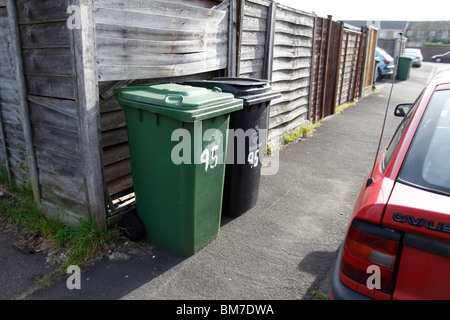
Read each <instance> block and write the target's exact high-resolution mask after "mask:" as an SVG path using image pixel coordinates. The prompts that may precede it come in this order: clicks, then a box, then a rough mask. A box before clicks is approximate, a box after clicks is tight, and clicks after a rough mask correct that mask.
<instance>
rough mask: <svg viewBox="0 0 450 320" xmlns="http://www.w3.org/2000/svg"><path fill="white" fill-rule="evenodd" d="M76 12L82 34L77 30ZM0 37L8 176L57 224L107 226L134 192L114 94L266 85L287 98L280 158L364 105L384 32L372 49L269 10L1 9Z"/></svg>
mask: <svg viewBox="0 0 450 320" xmlns="http://www.w3.org/2000/svg"><path fill="white" fill-rule="evenodd" d="M123 3H126V5H124V4H123ZM70 6H76V7H79V8H80V9H81V11H80V12H81V14H82V19H81V26H80V27H79V28H68V25H67V20H68V17H69V15H70V13H68V12H67V9H68V8H69V7H70ZM374 35H375V38H374ZM0 36H1V37H2V39H4V41H2V42H1V43H0V108H1V112H0V143H1V145H0V165H1V167H2V168H3V169H4V171H5V172H6V173H7V175H8V177H9V178H10V179H11V180H12V181H15V182H18V183H19V184H31V186H32V189H33V193H34V197H35V200H36V201H37V202H39V203H40V204H41V205H43V207H44V208H45V209H46V212H49V214H58V215H60V217H61V218H62V219H63V220H64V221H66V222H74V221H76V219H77V218H82V217H91V218H93V219H94V220H95V221H97V223H98V225H99V226H101V227H104V226H105V225H106V223H107V222H108V221H111V220H109V219H108V217H109V216H110V215H111V213H114V212H115V211H116V209H117V207H116V204H115V203H116V202H115V201H116V200H117V199H118V198H120V197H121V196H124V195H129V194H130V193H132V191H133V180H132V175H131V163H130V156H129V150H128V137H127V129H126V123H125V118H124V115H123V112H122V111H121V109H120V107H119V105H118V103H117V101H116V99H115V98H114V97H113V95H112V91H113V89H114V88H117V87H123V86H130V85H136V84H141V83H144V82H160V81H172V82H182V81H184V80H192V79H205V78H212V77H215V76H240V77H253V78H262V79H268V80H270V81H271V83H272V86H273V89H274V90H277V91H280V92H281V98H279V99H276V100H274V101H272V103H271V106H270V117H269V118H268V125H269V129H270V130H269V137H268V138H269V142H270V143H271V144H272V148H274V149H277V148H279V147H280V144H281V143H282V140H283V137H284V135H285V134H286V133H287V132H289V131H290V130H292V129H294V128H297V127H299V126H300V125H302V124H303V123H305V122H306V121H312V122H315V121H318V120H320V119H322V118H324V117H325V116H328V115H330V114H333V113H334V110H335V107H336V106H337V105H338V104H341V103H344V102H346V101H352V100H353V99H357V98H358V97H360V96H361V92H362V90H363V87H366V86H368V85H370V83H371V78H370V79H369V77H370V76H371V75H372V76H373V72H370V68H372V71H373V64H372V66H368V63H371V61H370V59H372V60H373V54H372V53H371V52H368V51H370V50H372V49H370V48H373V49H374V45H376V32H375V33H373V32H372V33H370V39H371V40H368V38H367V37H368V36H367V32H366V30H349V29H348V28H345V27H344V26H343V25H342V24H340V23H337V22H334V21H332V19H331V17H328V18H319V17H316V16H315V15H314V14H310V13H306V12H303V11H300V10H296V9H293V8H289V7H286V6H284V5H280V4H278V3H276V2H273V1H269V0H225V1H222V2H219V1H212V0H168V1H162V0H136V1H126V2H123V1H120V0H89V1H82V0H40V1H35V0H0ZM374 39H375V42H374ZM368 43H369V44H370V46H368V45H367V44H368ZM366 78H367V79H368V80H367V81H366Z"/></svg>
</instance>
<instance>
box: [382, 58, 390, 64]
mask: <svg viewBox="0 0 450 320" xmlns="http://www.w3.org/2000/svg"><path fill="white" fill-rule="evenodd" d="M383 62H384V63H386V64H389V63H391V62H390V61H389V60H386V59H384V60H383Z"/></svg>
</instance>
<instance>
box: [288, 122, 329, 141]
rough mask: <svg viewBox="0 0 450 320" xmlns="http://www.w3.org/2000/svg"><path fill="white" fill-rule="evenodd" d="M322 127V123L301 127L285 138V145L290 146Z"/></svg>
mask: <svg viewBox="0 0 450 320" xmlns="http://www.w3.org/2000/svg"><path fill="white" fill-rule="evenodd" d="M319 126H320V122H317V123H309V124H304V125H302V126H300V128H299V129H298V130H292V131H291V132H290V133H289V134H287V135H286V136H285V137H284V143H285V144H288V143H290V142H292V141H294V140H297V139H298V138H300V137H304V136H306V135H307V134H308V133H311V132H314V131H315V129H316V128H317V127H319Z"/></svg>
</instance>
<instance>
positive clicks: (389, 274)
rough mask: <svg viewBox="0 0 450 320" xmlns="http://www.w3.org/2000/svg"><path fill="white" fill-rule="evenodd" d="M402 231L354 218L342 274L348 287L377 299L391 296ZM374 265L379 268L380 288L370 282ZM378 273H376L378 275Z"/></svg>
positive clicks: (342, 279)
mask: <svg viewBox="0 0 450 320" xmlns="http://www.w3.org/2000/svg"><path fill="white" fill-rule="evenodd" d="M400 238H401V233H400V232H397V231H394V230H391V229H386V228H382V227H380V226H377V225H373V224H369V223H366V222H363V221H361V220H353V222H352V225H351V227H350V229H349V232H348V235H347V239H346V241H345V243H344V248H343V253H342V259H341V266H340V278H341V281H342V282H343V283H344V284H345V285H347V286H348V287H350V288H352V289H353V290H356V291H358V292H360V293H362V294H365V295H368V296H371V297H373V298H375V299H390V298H391V295H392V292H393V289H394V284H395V276H396V266H397V265H398V263H397V260H398V259H399V251H400ZM371 266H376V267H377V270H379V271H380V272H379V276H380V277H379V278H380V279H379V284H380V287H379V288H375V289H374V288H371V286H369V285H368V284H367V282H368V279H369V278H370V277H371V276H372V272H371V271H369V270H371V268H369V267H371ZM375 276H377V275H375Z"/></svg>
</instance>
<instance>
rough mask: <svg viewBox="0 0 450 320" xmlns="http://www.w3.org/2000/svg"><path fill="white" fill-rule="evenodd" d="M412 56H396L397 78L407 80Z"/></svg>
mask: <svg viewBox="0 0 450 320" xmlns="http://www.w3.org/2000/svg"><path fill="white" fill-rule="evenodd" d="M412 62H413V58H411V57H398V69H397V78H398V79H399V80H408V79H409V74H410V72H411V66H412Z"/></svg>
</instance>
